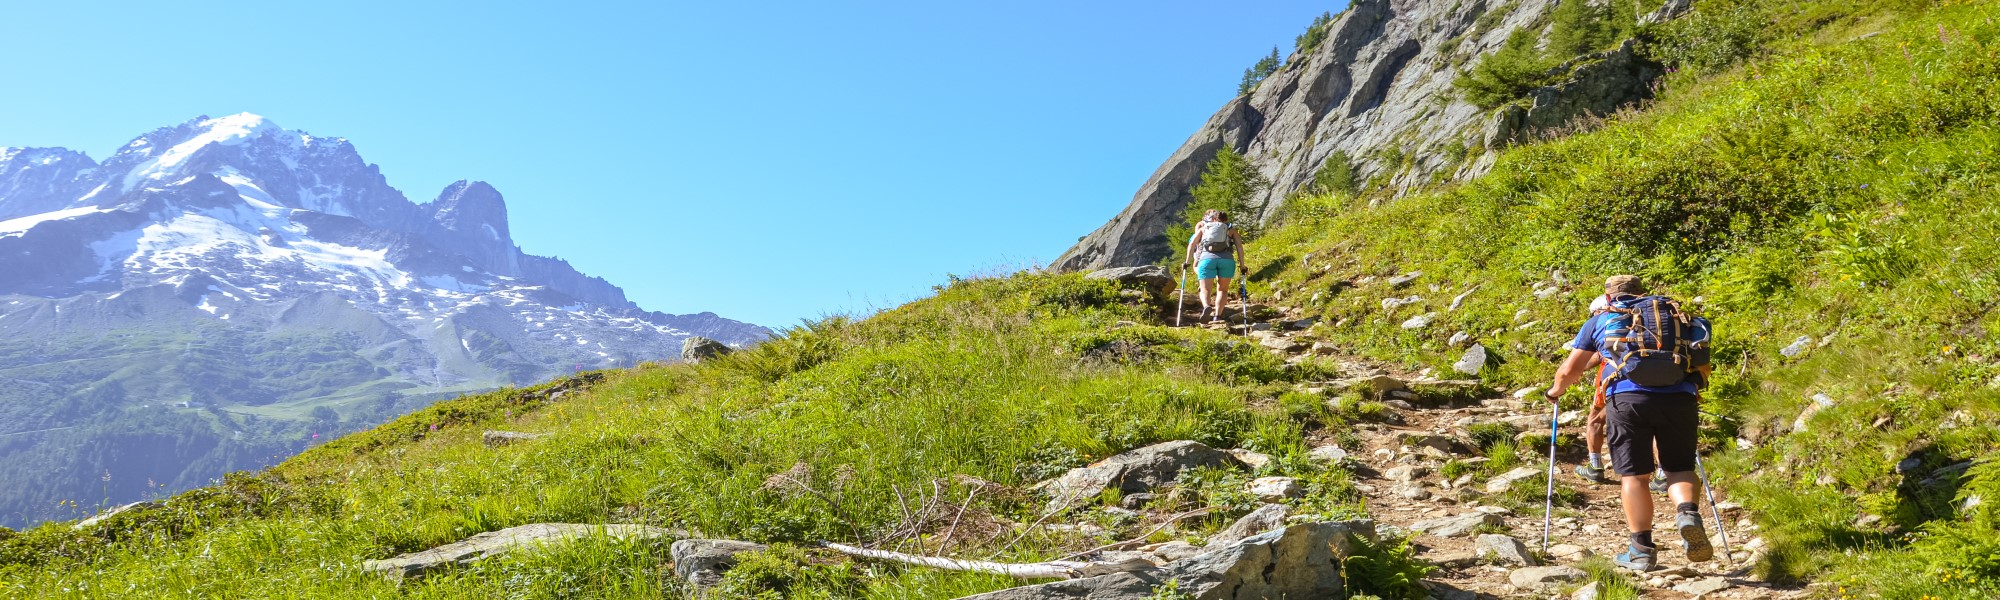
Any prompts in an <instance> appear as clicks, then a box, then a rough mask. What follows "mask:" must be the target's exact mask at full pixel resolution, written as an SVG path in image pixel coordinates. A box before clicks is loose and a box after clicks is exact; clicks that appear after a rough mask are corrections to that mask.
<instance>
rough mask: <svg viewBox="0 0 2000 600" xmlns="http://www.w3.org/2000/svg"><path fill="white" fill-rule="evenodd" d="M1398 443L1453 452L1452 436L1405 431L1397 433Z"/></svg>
mask: <svg viewBox="0 0 2000 600" xmlns="http://www.w3.org/2000/svg"><path fill="white" fill-rule="evenodd" d="M1396 443H1398V444H1404V445H1409V446H1427V447H1431V448H1436V449H1438V450H1442V451H1445V452H1447V453H1449V452H1451V438H1448V437H1445V436H1442V435H1437V434H1431V433H1417V432H1410V431H1405V432H1402V433H1398V434H1396Z"/></svg>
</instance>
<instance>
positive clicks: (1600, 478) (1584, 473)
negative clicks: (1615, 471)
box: [1576, 464, 1611, 483]
mask: <svg viewBox="0 0 2000 600" xmlns="http://www.w3.org/2000/svg"><path fill="white" fill-rule="evenodd" d="M1576 476H1577V477H1582V478H1583V480H1584V481H1588V482H1591V483H1611V478H1609V477H1605V476H1604V469H1603V468H1602V467H1592V466H1590V465H1587V464H1585V465H1577V466H1576Z"/></svg>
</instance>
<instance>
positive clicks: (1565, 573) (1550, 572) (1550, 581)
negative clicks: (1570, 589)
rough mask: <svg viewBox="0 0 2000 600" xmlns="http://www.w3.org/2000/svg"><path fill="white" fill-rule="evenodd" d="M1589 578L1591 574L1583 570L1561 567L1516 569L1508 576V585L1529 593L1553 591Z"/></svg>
mask: <svg viewBox="0 0 2000 600" xmlns="http://www.w3.org/2000/svg"><path fill="white" fill-rule="evenodd" d="M1588 578H1590V574H1589V573H1585V572H1583V569H1578V568H1576V567H1566V566H1560V565H1558V566H1552V567H1528V568H1524V569H1515V570H1514V572H1513V573H1508V574H1507V582H1508V583H1512V584H1514V587H1516V588H1520V589H1523V590H1529V591H1553V590H1556V589H1558V588H1561V587H1563V586H1565V585H1568V584H1571V583H1576V582H1578V581H1583V580H1585V579H1588Z"/></svg>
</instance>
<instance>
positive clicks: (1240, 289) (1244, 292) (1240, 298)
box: [1236, 273, 1250, 337]
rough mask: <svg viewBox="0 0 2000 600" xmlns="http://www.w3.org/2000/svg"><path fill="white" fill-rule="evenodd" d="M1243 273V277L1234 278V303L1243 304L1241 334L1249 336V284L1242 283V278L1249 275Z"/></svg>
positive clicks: (1247, 277)
mask: <svg viewBox="0 0 2000 600" xmlns="http://www.w3.org/2000/svg"><path fill="white" fill-rule="evenodd" d="M1244 275H1245V276H1244V277H1243V278H1241V279H1237V280H1236V303H1237V304H1240V305H1242V306H1243V335H1244V337H1249V336H1250V286H1248V285H1244V284H1243V280H1244V279H1249V278H1250V277H1249V276H1248V275H1249V274H1248V273H1245V274H1244Z"/></svg>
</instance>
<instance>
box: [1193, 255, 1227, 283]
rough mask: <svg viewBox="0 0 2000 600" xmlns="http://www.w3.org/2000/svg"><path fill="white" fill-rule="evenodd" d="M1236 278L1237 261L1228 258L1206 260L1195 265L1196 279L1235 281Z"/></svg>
mask: <svg viewBox="0 0 2000 600" xmlns="http://www.w3.org/2000/svg"><path fill="white" fill-rule="evenodd" d="M1235 277H1236V261H1234V260H1230V259H1227V258H1204V259H1201V262H1198V263H1195V265H1194V278H1195V279H1233V278H1235Z"/></svg>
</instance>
